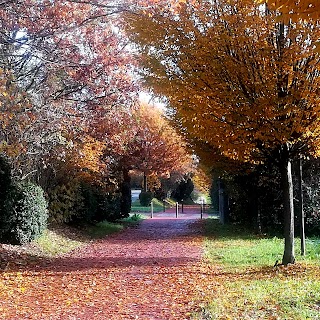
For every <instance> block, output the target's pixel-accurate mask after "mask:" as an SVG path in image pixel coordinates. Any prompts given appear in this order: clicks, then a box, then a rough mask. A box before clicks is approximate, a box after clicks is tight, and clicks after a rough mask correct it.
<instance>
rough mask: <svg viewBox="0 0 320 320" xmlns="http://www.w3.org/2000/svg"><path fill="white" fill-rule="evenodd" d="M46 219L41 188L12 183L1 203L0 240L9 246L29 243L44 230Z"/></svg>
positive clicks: (44, 202) (22, 183)
mask: <svg viewBox="0 0 320 320" xmlns="http://www.w3.org/2000/svg"><path fill="white" fill-rule="evenodd" d="M47 219H48V214H47V201H46V199H45V196H44V192H43V190H42V189H41V187H39V186H36V185H34V184H32V183H27V182H19V183H13V184H11V186H10V188H9V191H8V193H7V195H6V197H5V199H4V201H3V208H2V212H1V217H0V222H1V229H0V237H1V240H2V241H4V242H7V243H11V244H23V243H27V242H30V241H32V240H34V239H35V238H37V237H39V236H40V235H41V233H42V232H43V231H44V230H45V228H46V226H47Z"/></svg>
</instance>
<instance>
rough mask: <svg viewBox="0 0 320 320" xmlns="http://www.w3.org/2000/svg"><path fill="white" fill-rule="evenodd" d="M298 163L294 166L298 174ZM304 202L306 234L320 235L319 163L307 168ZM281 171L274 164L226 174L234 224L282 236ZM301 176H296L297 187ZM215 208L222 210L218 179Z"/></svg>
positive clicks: (312, 161)
mask: <svg viewBox="0 0 320 320" xmlns="http://www.w3.org/2000/svg"><path fill="white" fill-rule="evenodd" d="M297 167H298V164H295V166H294V167H293V169H294V170H293V172H296V171H297V169H298V168H297ZM302 170H303V186H302V189H303V202H304V215H305V225H306V226H305V232H306V234H307V235H309V236H312V235H319V234H320V224H319V221H320V220H319V218H320V215H319V212H320V194H319V190H318V185H319V183H320V181H319V172H320V167H319V160H318V159H310V160H308V161H306V162H305V163H304V165H303V169H302ZM279 176H280V175H279V169H278V168H277V166H274V165H272V164H269V165H260V166H257V167H255V168H254V169H251V170H248V171H236V172H234V173H230V172H229V173H224V175H223V176H222V177H223V178H222V180H221V181H220V183H223V187H224V192H225V196H226V197H227V198H228V199H227V204H226V206H227V209H228V215H229V220H230V222H231V223H237V224H243V225H246V226H248V227H250V228H251V230H254V231H255V232H257V233H269V234H270V233H273V234H281V233H282V230H283V206H282V189H281V181H280V177H279ZM296 176H297V174H295V175H294V182H295V186H296V185H297V181H296V179H297V178H296ZM210 195H211V198H212V206H213V208H214V210H215V211H218V210H219V186H218V179H217V178H213V181H212V187H211V191H210ZM294 195H295V198H294V205H295V224H296V227H297V228H296V230H297V231H296V234H298V232H299V227H300V215H299V212H298V200H297V198H298V190H297V188H295V190H294Z"/></svg>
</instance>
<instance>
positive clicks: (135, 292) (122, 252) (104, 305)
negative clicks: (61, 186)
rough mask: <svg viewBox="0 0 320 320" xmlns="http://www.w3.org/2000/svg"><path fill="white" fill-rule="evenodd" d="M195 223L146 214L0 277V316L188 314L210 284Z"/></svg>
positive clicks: (166, 316)
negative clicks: (58, 255)
mask: <svg viewBox="0 0 320 320" xmlns="http://www.w3.org/2000/svg"><path fill="white" fill-rule="evenodd" d="M202 250H203V249H202V236H201V221H200V220H195V219H192V217H191V216H189V217H188V215H185V216H184V217H180V218H179V219H172V218H168V217H167V218H160V217H157V218H155V219H147V220H145V221H143V222H142V223H141V224H140V225H139V226H138V227H136V228H131V229H127V230H124V231H123V232H121V233H119V234H116V235H113V236H109V237H107V238H104V239H102V240H97V241H94V242H92V243H90V244H88V245H87V246H86V247H85V248H82V249H79V250H75V251H74V252H72V253H71V254H69V255H67V256H64V257H61V258H58V259H53V260H51V261H47V260H46V261H43V262H42V263H40V264H39V262H37V263H35V265H33V266H29V265H21V267H20V270H18V271H16V270H15V271H12V270H10V268H9V269H8V270H5V271H4V272H3V273H2V275H1V282H0V285H1V290H0V317H1V319H19V320H20V319H93V320H94V319H116V320H119V319H145V320H152V319H163V320H166V319H179V320H181V319H188V318H189V316H190V312H192V311H193V310H195V309H197V308H198V306H199V304H200V303H201V301H203V300H204V299H205V296H206V292H205V291H207V292H208V290H212V289H211V288H210V286H208V285H207V284H208V282H207V281H206V280H207V278H208V275H207V271H208V270H207V267H206V266H205V265H204V264H203V262H201V258H202V253H203V251H202Z"/></svg>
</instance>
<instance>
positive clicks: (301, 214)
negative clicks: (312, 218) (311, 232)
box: [298, 158, 306, 256]
mask: <svg viewBox="0 0 320 320" xmlns="http://www.w3.org/2000/svg"><path fill="white" fill-rule="evenodd" d="M302 192H303V190H302V159H301V158H300V159H299V163H298V216H299V217H300V241H301V242H300V246H301V255H302V256H304V255H305V253H306V237H305V230H304V211H303V193H302Z"/></svg>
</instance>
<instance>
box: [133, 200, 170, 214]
mask: <svg viewBox="0 0 320 320" xmlns="http://www.w3.org/2000/svg"><path fill="white" fill-rule="evenodd" d="M152 203H153V212H162V211H163V203H162V202H161V201H159V200H158V199H155V198H154V199H152ZM166 207H168V204H166ZM131 212H132V213H134V212H136V213H149V212H151V206H149V207H143V206H142V205H141V204H140V201H139V199H137V200H136V201H134V202H132V205H131Z"/></svg>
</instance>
